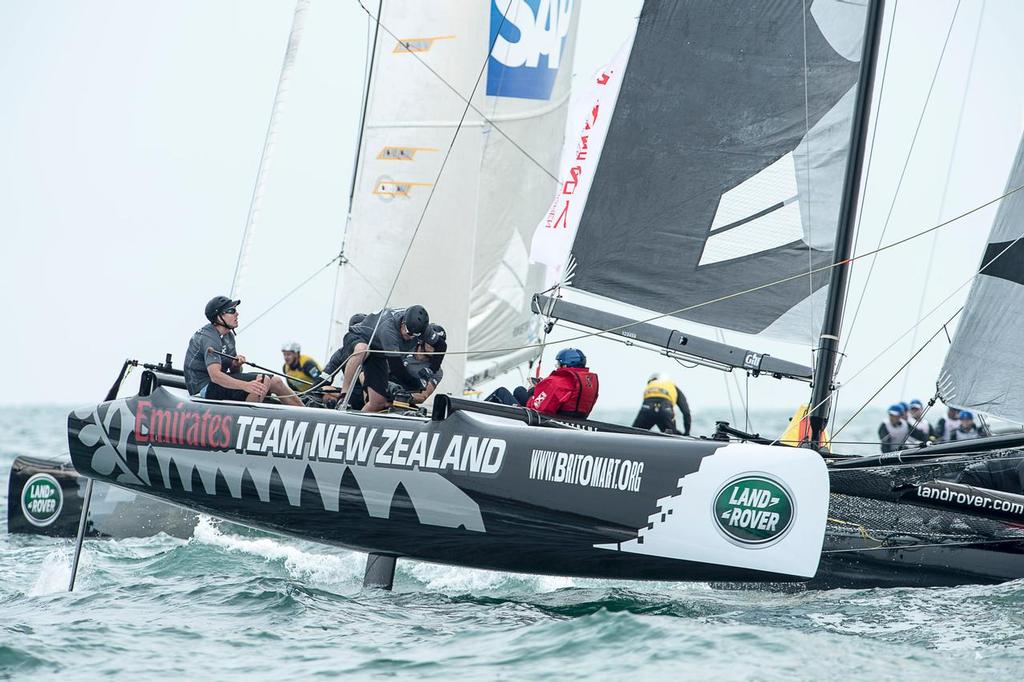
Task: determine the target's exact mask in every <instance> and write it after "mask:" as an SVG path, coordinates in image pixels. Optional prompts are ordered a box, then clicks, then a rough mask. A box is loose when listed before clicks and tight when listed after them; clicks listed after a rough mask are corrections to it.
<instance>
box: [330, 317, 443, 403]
mask: <svg viewBox="0 0 1024 682" xmlns="http://www.w3.org/2000/svg"><path fill="white" fill-rule="evenodd" d="M429 324H430V316H429V315H428V314H427V310H426V308H424V307H423V306H421V305H414V306H409V307H408V308H384V309H383V310H380V311H378V312H376V313H371V314H369V315H367V316H366V317H365V318H364V319H362V320H361V321H359V322H358V323H357V324H354V325H352V326H351V327H349V329H348V332H347V333H346V334H345V338H344V339H343V343H342V346H341V348H339V349H338V350H337V351H335V352H334V355H332V356H331V359H330V361H329V362H328V363H327V366H326V367H325V368H324V371H326V372H327V373H328V374H333V373H334V372H335V371H337V370H338V368H340V367H344V368H345V375H344V379H343V380H342V387H341V390H342V392H346V391H348V389H349V388H351V387H352V385H353V383H354V380H355V378H356V377H355V374H356V370H357V369H358V368H359V366H360V365H362V368H363V369H362V372H363V383H364V385H365V387H366V390H367V396H366V404H365V405H363V408H362V409H363V412H380V411H381V410H383V409H385V408H387V406H388V398H387V394H388V376H389V375H390V373H391V372H390V364H389V358H392V357H393V358H395V359H396V360H395V361H396V362H398V361H399V360H398V359H399V358H401V357H402V356H403V355H405V354H407V353H412V352H414V351H415V350H416V346H417V344H418V343H419V340H420V336H421V335H422V334H423V332H425V331H426V330H427V327H428V325H429ZM368 351H369V352H368Z"/></svg>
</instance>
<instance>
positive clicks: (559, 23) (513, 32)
mask: <svg viewBox="0 0 1024 682" xmlns="http://www.w3.org/2000/svg"><path fill="white" fill-rule="evenodd" d="M573 2H574V0H491V30H490V36H489V43H488V44H490V45H493V46H494V47H493V48H492V49H491V56H490V58H489V59H488V60H487V94H488V95H491V96H495V97H518V98H523V99H550V97H551V90H552V88H553V87H554V85H555V79H556V78H557V77H558V67H559V64H560V63H561V59H562V52H563V50H564V49H565V43H566V40H567V37H568V35H569V28H570V26H571V25H572V11H573Z"/></svg>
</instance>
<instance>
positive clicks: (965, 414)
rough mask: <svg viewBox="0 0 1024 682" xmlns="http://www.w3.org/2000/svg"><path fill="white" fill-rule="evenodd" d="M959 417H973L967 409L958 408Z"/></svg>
mask: <svg viewBox="0 0 1024 682" xmlns="http://www.w3.org/2000/svg"><path fill="white" fill-rule="evenodd" d="M960 418H961V419H974V415H973V414H972V413H970V412H968V411H967V410H960Z"/></svg>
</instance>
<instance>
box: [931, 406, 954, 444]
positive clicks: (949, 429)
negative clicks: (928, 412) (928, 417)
mask: <svg viewBox="0 0 1024 682" xmlns="http://www.w3.org/2000/svg"><path fill="white" fill-rule="evenodd" d="M958 428H960V408H959V407H953V406H952V405H950V406H949V407H947V408H946V416H945V417H942V418H941V419H939V421H938V422H936V423H935V436H936V438H938V439H939V442H940V443H948V442H949V441H951V440H952V439H953V432H954V431H956V430H957V429H958Z"/></svg>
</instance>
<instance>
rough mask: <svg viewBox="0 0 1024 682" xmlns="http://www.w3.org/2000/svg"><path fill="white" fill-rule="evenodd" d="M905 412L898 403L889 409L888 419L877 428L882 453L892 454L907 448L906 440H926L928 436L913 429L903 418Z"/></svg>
mask: <svg viewBox="0 0 1024 682" xmlns="http://www.w3.org/2000/svg"><path fill="white" fill-rule="evenodd" d="M905 416H906V411H905V410H904V409H903V406H902V405H900V404H899V403H897V404H895V405H893V406H891V407H890V408H889V419H888V420H887V421H884V422H882V425H881V426H879V427H878V439H879V441H881V443H882V452H894V451H896V450H901V449H903V448H905V447H906V446H907V440H908V439H910V438H913V439H915V440H919V441H921V442H925V441H927V440H928V434H927V433H925V432H924V431H922V430H920V429H915V428H914V427H913V426H912V425H911V424H908V423H907V420H906V419H905V418H904V417H905Z"/></svg>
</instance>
